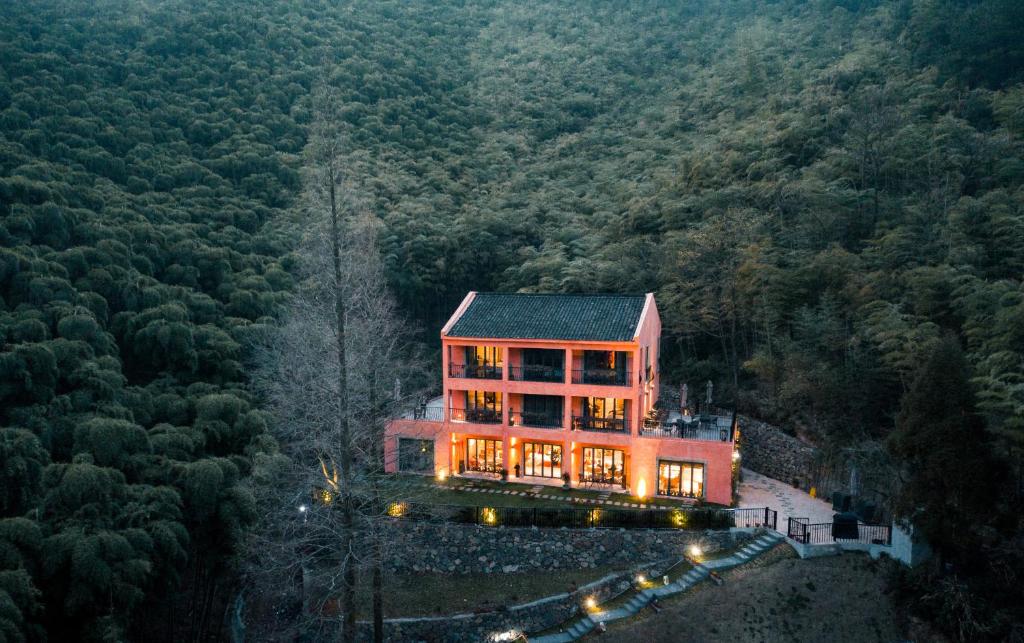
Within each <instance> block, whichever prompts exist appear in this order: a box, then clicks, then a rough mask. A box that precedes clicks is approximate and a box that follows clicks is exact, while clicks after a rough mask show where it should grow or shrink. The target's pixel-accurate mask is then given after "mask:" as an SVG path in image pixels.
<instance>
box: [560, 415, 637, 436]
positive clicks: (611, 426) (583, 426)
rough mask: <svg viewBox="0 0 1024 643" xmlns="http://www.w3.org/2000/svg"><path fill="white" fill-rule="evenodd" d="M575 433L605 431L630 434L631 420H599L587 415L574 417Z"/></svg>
mask: <svg viewBox="0 0 1024 643" xmlns="http://www.w3.org/2000/svg"><path fill="white" fill-rule="evenodd" d="M572 428H573V430H574V431H604V432H608V433H629V420H627V419H626V418H599V417H590V416H587V415H574V416H572Z"/></svg>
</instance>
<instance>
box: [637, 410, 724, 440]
mask: <svg viewBox="0 0 1024 643" xmlns="http://www.w3.org/2000/svg"><path fill="white" fill-rule="evenodd" d="M640 435H642V436H644V437H645V438H672V439H676V440H702V441H705V442H731V441H732V440H733V433H732V426H731V421H730V420H729V418H726V417H721V416H715V415H712V416H702V417H697V418H693V419H692V420H688V419H685V418H681V417H680V418H676V419H674V420H672V421H669V422H659V421H657V420H650V419H647V420H644V423H643V426H641V427H640Z"/></svg>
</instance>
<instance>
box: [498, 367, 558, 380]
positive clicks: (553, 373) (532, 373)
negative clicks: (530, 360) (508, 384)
mask: <svg viewBox="0 0 1024 643" xmlns="http://www.w3.org/2000/svg"><path fill="white" fill-rule="evenodd" d="M508 378H509V379H510V380H513V381H515V382H564V381H565V369H564V368H555V367H553V366H529V365H527V366H509V367H508Z"/></svg>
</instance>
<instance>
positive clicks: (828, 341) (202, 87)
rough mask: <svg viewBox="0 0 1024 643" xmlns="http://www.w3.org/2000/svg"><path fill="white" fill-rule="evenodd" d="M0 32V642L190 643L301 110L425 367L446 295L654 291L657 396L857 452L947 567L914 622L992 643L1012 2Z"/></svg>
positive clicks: (10, 14)
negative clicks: (420, 346) (329, 100)
mask: <svg viewBox="0 0 1024 643" xmlns="http://www.w3.org/2000/svg"><path fill="white" fill-rule="evenodd" d="M0 18H2V20H0V345H2V352H0V640H40V639H41V638H43V637H44V636H48V637H49V638H50V639H51V640H65V639H68V638H71V637H73V636H74V637H78V638H84V639H100V638H118V637H122V638H123V637H128V638H134V639H143V638H149V639H154V638H155V639H159V638H160V637H164V638H166V640H170V639H177V638H182V637H199V636H203V634H202V633H203V632H216V631H217V630H218V628H219V627H220V624H221V619H222V614H221V613H219V612H218V611H217V608H216V606H217V605H219V604H220V602H221V601H222V600H223V598H224V596H226V595H227V593H229V592H230V591H231V590H232V589H233V588H232V587H231V585H232V583H233V582H234V581H233V578H234V576H233V574H232V573H231V570H232V568H233V567H232V563H233V556H234V555H235V554H236V553H237V551H238V543H239V542H240V540H241V539H242V538H243V536H244V534H245V530H246V529H247V526H248V525H250V524H251V523H252V522H253V520H254V515H253V511H254V505H253V503H252V498H251V495H250V493H249V491H248V490H247V487H248V481H247V476H248V474H249V472H250V470H251V468H252V466H253V461H254V458H256V457H257V455H258V454H259V453H261V452H268V451H272V450H273V449H274V445H273V440H272V439H271V438H270V437H269V436H268V435H267V434H266V432H265V429H266V421H267V420H266V417H265V415H264V414H263V413H262V412H261V410H260V400H259V399H258V398H257V397H256V396H254V394H253V393H252V392H251V390H250V387H249V386H248V382H247V377H246V367H247V361H246V360H247V353H246V349H247V346H248V338H249V337H250V336H251V335H252V333H253V332H254V331H256V330H258V328H259V327H260V325H263V324H268V323H272V318H273V317H274V315H275V311H276V310H277V307H278V306H279V305H280V303H281V302H282V301H283V300H284V299H285V298H286V297H287V294H288V292H289V290H290V288H291V286H292V281H293V272H294V263H295V261H294V257H292V256H290V255H289V253H290V251H291V249H292V248H293V241H294V239H295V238H296V236H297V234H298V233H299V232H300V231H301V225H302V224H301V222H300V221H296V218H295V216H294V213H293V212H292V208H291V206H292V204H293V203H294V202H295V199H296V196H297V193H298V191H299V189H300V185H301V181H300V171H301V167H302V158H301V154H302V150H303V148H304V146H305V143H306V137H307V126H308V125H309V123H310V120H311V112H312V109H313V105H312V101H311V95H312V93H313V92H314V90H315V89H317V88H318V87H321V86H326V87H329V88H332V89H333V90H334V92H335V93H336V95H337V96H338V97H340V99H341V100H342V101H343V104H344V108H343V118H344V120H345V123H346V124H347V130H348V139H349V140H350V141H351V146H352V150H351V154H350V158H351V159H352V160H353V161H352V172H353V174H354V175H355V176H356V178H357V181H358V183H359V184H360V187H361V190H362V192H363V194H364V196H365V198H366V202H367V203H368V204H369V208H370V210H371V211H372V212H373V213H374V214H376V215H377V216H378V217H379V218H380V219H381V221H382V222H383V224H384V232H383V233H382V239H381V242H382V245H383V250H384V252H385V260H386V264H387V267H388V272H389V275H388V276H389V279H390V281H391V285H392V288H393V290H394V294H395V296H396V297H397V298H398V301H399V303H400V304H401V306H402V308H403V310H404V311H405V313H406V314H407V315H408V316H409V317H411V318H412V319H413V320H415V321H416V322H417V323H419V324H420V325H421V326H422V327H423V328H424V329H425V333H424V337H425V341H427V342H428V343H429V342H433V341H434V340H433V338H434V337H435V336H436V331H437V329H438V328H439V327H440V324H441V323H443V320H444V318H445V317H446V316H447V314H448V313H449V312H450V311H451V309H452V308H453V307H454V305H455V304H456V303H457V302H458V301H459V299H460V298H461V297H462V296H463V295H464V294H465V292H466V291H467V290H494V289H526V290H536V291H612V292H646V291H654V292H655V293H656V295H657V297H658V302H659V307H660V309H661V315H662V319H663V320H664V324H665V337H664V340H663V341H664V348H665V358H664V362H663V364H662V367H663V370H664V371H665V372H666V375H667V376H668V378H669V379H672V380H677V381H681V380H689V381H700V380H704V379H708V378H711V379H713V380H715V381H716V382H718V383H719V384H720V386H719V387H718V390H720V391H723V393H721V394H720V395H721V398H722V399H724V400H730V399H731V398H732V397H734V396H733V394H734V393H736V394H737V395H736V396H735V397H737V399H738V400H739V404H740V406H741V408H742V409H743V410H745V411H747V412H749V413H753V414H757V415H760V416H762V417H765V418H766V419H772V420H777V421H785V422H786V423H787V424H788V425H790V426H795V427H798V428H799V429H800V431H801V433H802V434H803V436H804V437H806V438H807V439H810V440H812V441H815V442H816V443H818V444H819V445H822V446H827V447H829V448H833V449H839V448H847V447H849V448H860V447H862V446H864V445H872V448H877V449H881V450H882V451H884V452H885V454H886V458H887V461H888V465H887V466H890V467H891V468H892V469H893V470H895V471H897V472H898V478H899V479H900V480H905V481H909V483H908V484H907V485H906V491H905V492H901V493H900V494H899V497H894V498H893V505H894V509H896V510H897V511H898V512H902V513H903V514H910V513H914V512H917V511H920V510H924V511H926V512H932V513H931V514H930V515H933V516H934V515H939V514H941V515H944V516H945V515H948V516H949V517H950V519H949V520H948V521H944V522H943V521H940V522H941V524H929V526H928V529H929V530H931V531H930V532H929V533H931V534H932V535H933V537H934V538H936V539H937V540H938V541H939V542H940V543H941V544H942V545H943V546H944V547H946V552H945V554H946V555H947V556H948V559H949V560H950V561H953V562H955V563H956V567H955V568H956V569H957V570H958V575H956V576H954V577H953V579H952V581H951V585H949V587H948V588H947V590H944V593H939V594H933V595H931V598H928V599H927V600H923V601H921V602H920V603H919V604H917V605H916V606H915V607H917V608H919V609H920V610H921V612H922V613H924V614H926V615H929V616H930V617H932V618H935V619H936V620H938V621H940V622H941V625H942V626H944V627H947V628H949V631H956V629H957V628H958V627H959V628H961V630H960V632H961V634H963V633H964V632H966V633H967V635H969V636H970V637H983V636H984V637H990V638H993V639H998V638H1003V637H1007V636H1011V632H1015V634H1013V635H1016V636H1022V634H1021V629H1020V628H1021V625H1020V623H1019V621H1020V614H1019V612H1015V611H1014V610H1019V609H1020V605H1019V604H1017V602H1016V601H1015V600H1013V599H1014V597H1015V596H1017V593H1016V592H1015V590H1014V589H1013V588H1019V583H1020V582H1021V580H1022V579H1021V574H1022V573H1024V571H1022V570H1024V564H1022V556H1024V554H1022V548H1021V547H1020V544H1019V543H1020V533H1021V530H1020V523H1019V517H1017V512H1016V509H1017V508H1019V502H1020V489H1021V477H1020V475H1021V474H1020V471H1021V466H1020V462H1021V448H1022V447H1024V444H1022V431H1024V283H1022V279H1024V143H1022V137H1024V86H1022V85H1021V81H1022V80H1024V40H1022V39H1021V38H1020V34H1021V33H1024V10H1022V8H1021V5H1020V4H1018V3H1017V2H1015V0H985V1H983V0H902V1H896V2H883V1H880V0H879V1H872V0H816V1H812V2H802V1H797V0H780V1H779V2H761V1H756V0H734V1H730V0H715V1H708V2H696V1H694V2H630V3H606V2H596V1H595V2H568V1H567V2H551V3H544V4H543V5H537V6H535V5H525V4H523V3H516V2H506V1H498V0H494V1H490V2H476V3H460V2H445V3H440V2H435V1H433V0H414V1H411V2H410V1H402V2H397V1H396V2H381V1H372V2H371V1H369V0H367V1H365V2H364V1H357V2H348V3H328V2H314V1H311V2H273V1H270V0H266V1H262V0H258V1H248V2H243V1H242V0H212V1H210V2H203V3H191V2H180V1H175V0H167V1H163V2H137V1H135V0H99V1H97V2H88V3H87V2H67V1H63V0H51V1H43V0H28V1H26V2H7V3H4V4H3V6H2V7H0ZM946 376H949V377H950V378H952V379H948V378H946ZM936 379H938V380H942V381H941V386H934V387H932V386H929V383H930V382H934V381H936ZM975 408H977V409H978V410H979V411H980V415H975V414H974V413H973V411H974V409H975ZM958 418H967V419H958ZM922 432H926V434H927V439H924V438H918V436H919V435H923V433H922ZM968 442H969V443H970V444H972V445H974V446H976V447H977V448H971V449H966V450H962V449H958V448H957V447H958V444H963V443H968ZM960 469H963V470H966V471H970V472H971V473H970V475H965V474H963V473H954V471H958V470H960ZM1004 472H1005V475H1004ZM951 478H956V479H954V480H951ZM967 487H969V489H968V488H967ZM936 489H941V490H942V491H941V493H935V490H936ZM929 490H931V491H932V492H933V496H934V497H928V496H927V492H928V491H929ZM1015 538H1016V540H1014V539H1015ZM1014 543H1016V544H1014ZM977 552H983V553H985V556H984V557H982V558H981V559H979V558H977V557H976V556H975V554H976V553H977ZM992 560H998V561H999V562H998V564H996V563H994V562H992V563H990V562H988V561H992ZM969 569H970V570H973V571H972V572H971V573H968V572H967V570H969ZM959 570H964V572H963V573H962V574H961V573H960V572H959ZM971 574H974V575H973V576H972V575H971ZM905 580H906V582H907V583H908V584H910V585H909V587H911V593H913V591H918V590H917V589H914V586H913V583H916V582H922V581H920V580H919V579H914V578H909V579H905ZM947 580H948V579H947ZM965 588H966V589H965ZM968 589H969V590H970V591H968ZM965 596H966V598H965ZM926 598H927V597H926ZM929 600H930V601H931V602H929ZM944 601H945V602H944ZM950 605H952V606H953V607H952V608H951V607H949V606H950ZM143 615H145V617H143ZM965 619H966V620H967V621H970V623H969V624H968V629H966V630H964V629H962V628H963V627H964V626H963V622H964V621H965ZM1015 628H1016V629H1015Z"/></svg>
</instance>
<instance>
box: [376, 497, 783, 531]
mask: <svg viewBox="0 0 1024 643" xmlns="http://www.w3.org/2000/svg"><path fill="white" fill-rule="evenodd" d="M386 513H387V515H389V516H391V517H393V518H404V519H410V520H423V521H430V522H444V523H454V524H468V525H481V526H485V527H499V526H501V527H553V528H559V527H567V528H569V529H589V528H598V529H728V528H730V527H735V526H751V527H762V526H765V527H766V526H770V525H769V524H768V523H767V520H771V519H773V518H774V515H775V512H774V511H772V510H771V509H768V508H767V507H758V508H753V509H718V508H711V507H690V508H679V509H671V510H655V509H605V508H603V507H486V506H466V507H464V506H454V505H429V504H419V503H404V502H396V503H391V504H390V505H388V507H387V511H386Z"/></svg>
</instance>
